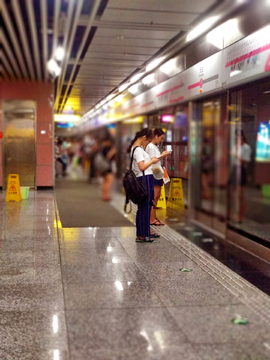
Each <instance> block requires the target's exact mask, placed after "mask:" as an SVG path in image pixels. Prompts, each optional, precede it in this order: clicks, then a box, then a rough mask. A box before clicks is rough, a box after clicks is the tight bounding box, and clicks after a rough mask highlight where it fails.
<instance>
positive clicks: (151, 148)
mask: <svg viewBox="0 0 270 360" xmlns="http://www.w3.org/2000/svg"><path fill="white" fill-rule="evenodd" d="M145 151H146V152H147V154H149V156H150V159H152V157H154V156H155V157H157V158H158V157H160V155H161V153H160V151H159V149H158V147H157V145H154V144H153V143H149V144H148V145H147V147H146V149H145Z"/></svg>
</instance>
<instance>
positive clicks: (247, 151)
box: [241, 144, 251, 162]
mask: <svg viewBox="0 0 270 360" xmlns="http://www.w3.org/2000/svg"><path fill="white" fill-rule="evenodd" d="M241 158H242V160H244V161H248V162H250V161H251V147H250V146H249V145H248V144H243V145H242V151H241Z"/></svg>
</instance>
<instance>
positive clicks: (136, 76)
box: [130, 73, 144, 84]
mask: <svg viewBox="0 0 270 360" xmlns="http://www.w3.org/2000/svg"><path fill="white" fill-rule="evenodd" d="M143 75H144V73H139V74H136V75H134V76H133V77H132V78H131V79H130V82H131V84H133V83H135V82H136V81H138V80H139V79H140V78H141V77H142V76H143Z"/></svg>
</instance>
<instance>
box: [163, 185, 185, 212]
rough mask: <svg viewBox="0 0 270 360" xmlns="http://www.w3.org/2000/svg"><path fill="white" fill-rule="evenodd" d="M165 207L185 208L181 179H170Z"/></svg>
mask: <svg viewBox="0 0 270 360" xmlns="http://www.w3.org/2000/svg"><path fill="white" fill-rule="evenodd" d="M167 207H168V208H170V209H184V208H185V201H184V194H183V186H182V179H171V184H170V191H169V197H168V201H167Z"/></svg>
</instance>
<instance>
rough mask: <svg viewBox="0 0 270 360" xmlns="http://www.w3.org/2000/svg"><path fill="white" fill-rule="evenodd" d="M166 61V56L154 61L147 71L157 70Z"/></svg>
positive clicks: (147, 67)
mask: <svg viewBox="0 0 270 360" xmlns="http://www.w3.org/2000/svg"><path fill="white" fill-rule="evenodd" d="M164 59H165V57H164V56H162V57H160V58H157V59H155V60H153V61H152V62H151V63H150V64H149V65H147V66H146V71H151V70H153V69H155V68H156V67H157V66H158V65H159V64H160V63H161V62H162V61H163V60H164Z"/></svg>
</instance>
